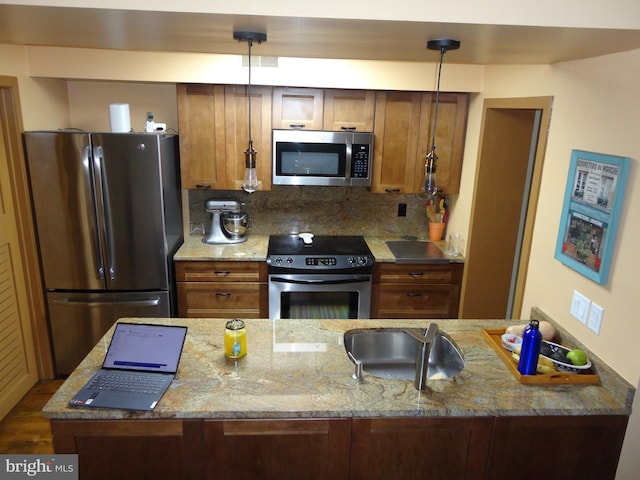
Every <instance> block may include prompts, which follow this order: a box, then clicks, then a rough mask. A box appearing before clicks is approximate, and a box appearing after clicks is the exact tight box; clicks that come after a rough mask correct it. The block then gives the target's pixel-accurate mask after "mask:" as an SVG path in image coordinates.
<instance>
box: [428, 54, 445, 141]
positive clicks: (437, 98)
mask: <svg viewBox="0 0 640 480" xmlns="http://www.w3.org/2000/svg"><path fill="white" fill-rule="evenodd" d="M446 51H447V49H446V48H445V47H440V65H439V67H438V83H437V86H436V111H435V113H434V115H433V135H432V136H431V152H434V153H435V150H436V127H437V125H438V106H439V105H440V74H441V73H442V60H443V59H444V54H445V53H446Z"/></svg>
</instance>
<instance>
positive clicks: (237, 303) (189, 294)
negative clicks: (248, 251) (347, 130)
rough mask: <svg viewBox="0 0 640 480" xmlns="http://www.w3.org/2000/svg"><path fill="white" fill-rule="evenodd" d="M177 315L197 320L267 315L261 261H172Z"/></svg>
mask: <svg viewBox="0 0 640 480" xmlns="http://www.w3.org/2000/svg"><path fill="white" fill-rule="evenodd" d="M176 279H177V282H176V290H177V294H178V295H177V296H178V315H179V316H180V317H192V318H193V317H199V318H233V317H242V318H266V317H268V316H269V303H268V295H269V292H268V287H267V265H266V264H265V263H264V262H233V261H229V262H225V261H221V262H218V261H187V262H184V261H180V262H176Z"/></svg>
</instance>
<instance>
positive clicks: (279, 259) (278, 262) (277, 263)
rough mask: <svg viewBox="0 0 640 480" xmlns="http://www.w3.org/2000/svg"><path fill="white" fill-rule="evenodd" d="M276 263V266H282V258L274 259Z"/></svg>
mask: <svg viewBox="0 0 640 480" xmlns="http://www.w3.org/2000/svg"><path fill="white" fill-rule="evenodd" d="M274 262H275V264H276V265H280V264H281V263H282V258H280V257H276V258H275V259H274Z"/></svg>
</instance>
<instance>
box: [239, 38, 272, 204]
mask: <svg viewBox="0 0 640 480" xmlns="http://www.w3.org/2000/svg"><path fill="white" fill-rule="evenodd" d="M233 38H234V39H235V40H239V41H241V42H247V44H248V45H249V83H248V84H247V101H248V102H249V105H248V108H249V144H248V146H247V149H246V150H245V151H244V158H245V171H244V179H243V180H242V189H243V190H244V191H245V192H247V193H253V192H255V191H256V190H257V189H258V175H257V173H256V156H257V155H258V152H256V150H255V149H254V148H253V138H252V136H251V47H252V46H253V42H257V43H258V44H261V43H262V42H266V41H267V35H266V34H265V33H258V32H233Z"/></svg>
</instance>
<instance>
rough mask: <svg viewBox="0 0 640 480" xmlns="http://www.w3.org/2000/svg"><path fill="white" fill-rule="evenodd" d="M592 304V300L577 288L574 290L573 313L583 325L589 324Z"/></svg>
mask: <svg viewBox="0 0 640 480" xmlns="http://www.w3.org/2000/svg"><path fill="white" fill-rule="evenodd" d="M590 306H591V300H589V299H588V298H587V297H585V296H584V295H582V294H581V293H580V292H578V291H577V290H574V291H573V300H572V301H571V315H573V316H574V317H575V318H576V319H577V320H578V321H579V322H580V323H582V324H583V325H586V324H587V318H588V315H589V307H590Z"/></svg>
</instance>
